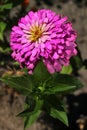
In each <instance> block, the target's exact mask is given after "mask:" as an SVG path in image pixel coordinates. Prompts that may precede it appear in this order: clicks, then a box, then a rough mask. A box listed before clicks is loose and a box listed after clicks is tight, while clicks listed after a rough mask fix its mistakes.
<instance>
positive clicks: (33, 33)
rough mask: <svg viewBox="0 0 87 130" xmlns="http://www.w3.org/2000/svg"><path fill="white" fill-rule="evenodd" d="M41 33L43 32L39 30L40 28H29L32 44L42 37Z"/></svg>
mask: <svg viewBox="0 0 87 130" xmlns="http://www.w3.org/2000/svg"><path fill="white" fill-rule="evenodd" d="M42 33H43V31H42V29H41V26H34V27H31V30H30V40H31V41H32V42H35V41H38V39H39V38H40V37H41V36H42Z"/></svg>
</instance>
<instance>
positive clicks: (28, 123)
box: [24, 110, 41, 129]
mask: <svg viewBox="0 0 87 130" xmlns="http://www.w3.org/2000/svg"><path fill="white" fill-rule="evenodd" d="M40 114H41V110H37V111H34V112H31V113H30V115H29V116H27V117H25V121H24V129H26V128H28V127H30V126H31V125H32V124H33V123H34V122H35V121H36V120H37V118H38V117H39V115H40Z"/></svg>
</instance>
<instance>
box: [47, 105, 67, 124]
mask: <svg viewBox="0 0 87 130" xmlns="http://www.w3.org/2000/svg"><path fill="white" fill-rule="evenodd" d="M50 116H52V117H53V118H56V119H59V120H60V121H61V122H63V123H64V124H65V125H66V126H68V125H69V124H68V119H67V114H66V112H65V111H64V110H58V109H55V108H53V107H52V108H51V110H50Z"/></svg>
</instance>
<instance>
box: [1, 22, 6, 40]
mask: <svg viewBox="0 0 87 130" xmlns="http://www.w3.org/2000/svg"><path fill="white" fill-rule="evenodd" d="M5 28H6V23H4V22H0V40H2V41H3V40H4V38H3V33H4V30H5Z"/></svg>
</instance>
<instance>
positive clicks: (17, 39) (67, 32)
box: [10, 9, 77, 74]
mask: <svg viewBox="0 0 87 130" xmlns="http://www.w3.org/2000/svg"><path fill="white" fill-rule="evenodd" d="M76 37H77V35H76V32H75V30H74V29H73V28H72V24H71V23H70V22H68V21H67V17H62V16H61V15H59V14H56V13H55V12H53V11H51V10H45V9H42V10H39V11H37V12H32V11H30V12H29V13H28V14H27V15H26V16H25V17H22V18H21V19H20V20H19V22H18V26H14V27H13V28H12V32H11V37H10V39H11V43H10V45H11V48H12V50H13V53H12V57H13V58H14V59H15V60H17V61H18V62H19V63H20V65H21V67H27V68H28V71H29V73H30V74H31V73H33V70H34V68H35V66H36V64H37V63H38V62H39V61H40V60H42V61H43V62H44V64H45V65H46V67H47V69H48V71H49V72H50V73H54V72H60V71H61V69H62V66H63V65H64V66H67V65H69V60H70V58H71V56H74V55H76V54H77V51H76V49H75V47H76V44H75V41H76Z"/></svg>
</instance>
